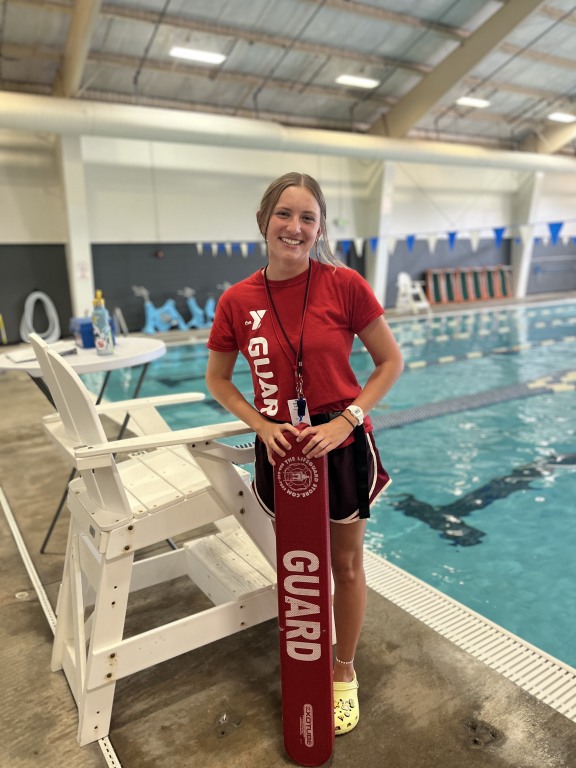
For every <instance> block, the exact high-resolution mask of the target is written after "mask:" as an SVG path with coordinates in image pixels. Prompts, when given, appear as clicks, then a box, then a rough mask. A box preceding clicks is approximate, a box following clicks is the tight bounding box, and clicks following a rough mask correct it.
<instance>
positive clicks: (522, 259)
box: [512, 171, 544, 299]
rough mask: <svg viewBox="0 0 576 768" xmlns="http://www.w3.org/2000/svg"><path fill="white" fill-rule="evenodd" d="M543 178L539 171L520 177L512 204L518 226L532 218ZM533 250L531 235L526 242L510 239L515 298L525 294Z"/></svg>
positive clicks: (527, 222)
mask: <svg viewBox="0 0 576 768" xmlns="http://www.w3.org/2000/svg"><path fill="white" fill-rule="evenodd" d="M543 180H544V174H543V173H542V172H541V171H537V172H535V173H527V174H525V175H523V176H522V177H521V178H520V182H519V184H518V190H517V193H516V198H515V201H514V206H513V210H514V219H515V221H516V222H517V223H518V224H519V225H520V226H522V225H524V224H530V223H531V222H532V221H533V220H534V216H535V213H536V210H537V207H538V202H539V200H540V194H541V192H542V183H543ZM533 250H534V238H533V237H530V238H529V239H528V240H527V241H526V242H524V239H523V238H520V242H519V243H516V242H514V241H512V291H513V293H514V297H515V298H517V299H522V298H524V296H526V290H527V288H528V278H529V276H530V267H531V265H532V252H533Z"/></svg>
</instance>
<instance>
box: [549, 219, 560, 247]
mask: <svg viewBox="0 0 576 768" xmlns="http://www.w3.org/2000/svg"><path fill="white" fill-rule="evenodd" d="M563 226H564V222H563V221H554V222H550V223H549V224H548V229H549V230H550V239H551V241H552V245H556V243H557V242H558V237H559V235H560V230H561V229H562V227H563Z"/></svg>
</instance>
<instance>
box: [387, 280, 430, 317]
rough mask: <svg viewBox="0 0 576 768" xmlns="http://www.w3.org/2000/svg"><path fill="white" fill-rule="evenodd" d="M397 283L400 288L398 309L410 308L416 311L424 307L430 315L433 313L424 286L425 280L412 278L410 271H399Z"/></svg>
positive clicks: (397, 302) (397, 298)
mask: <svg viewBox="0 0 576 768" xmlns="http://www.w3.org/2000/svg"><path fill="white" fill-rule="evenodd" d="M396 285H397V288H398V293H397V296H396V309H398V310H401V309H410V311H411V312H414V313H417V312H418V311H419V310H421V309H423V310H424V311H425V312H426V313H427V314H428V315H430V314H432V308H431V307H430V302H429V301H428V299H427V298H426V294H425V293H424V290H423V288H422V285H423V282H421V281H420V280H412V277H411V276H410V275H409V274H408V272H399V273H398V278H397V281H396Z"/></svg>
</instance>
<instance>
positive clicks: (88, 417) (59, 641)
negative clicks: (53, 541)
mask: <svg viewBox="0 0 576 768" xmlns="http://www.w3.org/2000/svg"><path fill="white" fill-rule="evenodd" d="M35 346H36V347H37V354H38V357H39V359H41V360H42V363H43V370H44V371H45V375H46V379H47V384H48V386H49V388H50V391H51V393H52V396H53V398H54V402H55V404H56V406H57V408H58V414H54V415H51V416H48V417H45V420H44V421H45V427H46V430H47V432H48V434H49V435H50V436H51V437H52V438H53V439H54V441H55V443H56V445H57V446H58V447H59V448H60V449H62V450H63V452H64V455H65V456H67V457H68V458H69V460H70V461H71V463H72V464H73V465H74V467H75V468H76V470H77V471H78V473H79V475H80V476H79V477H78V478H77V479H76V480H74V481H72V482H71V483H70V486H69V494H68V508H69V510H70V530H69V535H68V545H67V548H66V558H65V564H64V573H63V577H62V583H61V586H60V592H59V596H58V605H57V609H56V613H57V623H56V633H55V639H54V647H53V652H52V664H51V666H52V670H53V671H59V670H63V672H64V674H65V676H66V679H67V681H68V683H69V685H70V688H71V690H72V694H73V695H74V698H75V700H76V704H77V707H78V720H79V722H78V736H77V738H78V743H79V744H80V745H81V746H82V745H85V744H88V743H90V742H92V741H96V740H97V739H100V738H103V737H104V736H106V735H107V734H108V732H109V729H110V719H111V716H112V707H113V701H114V693H115V687H116V682H117V681H118V680H120V679H122V678H124V677H126V676H129V675H131V674H134V673H136V672H138V671H141V670H143V669H146V668H148V667H151V666H154V665H156V664H159V663H160V662H162V661H165V660H167V659H170V658H173V657H174V656H177V655H179V654H182V653H186V652H188V651H191V650H194V649H195V648H199V647H201V646H203V645H206V644H207V643H211V642H214V641H215V640H218V639H221V638H223V637H227V636H229V635H231V634H233V633H236V632H239V631H242V630H245V629H247V628H249V627H251V626H254V625H255V624H259V623H260V622H262V621H266V620H268V619H271V618H272V617H274V616H276V615H277V610H278V606H277V593H276V571H275V561H276V552H275V538H274V531H273V528H272V524H271V522H270V520H269V519H268V518H267V517H266V515H265V514H264V512H263V511H262V509H261V507H260V505H259V504H258V502H257V501H256V498H255V496H254V494H253V492H252V490H251V487H250V475H249V473H248V472H246V471H245V470H243V469H241V467H240V466H239V465H241V464H247V463H249V462H250V461H253V460H254V449H253V447H252V446H244V447H233V446H230V445H226V444H223V443H221V442H219V440H218V439H219V438H222V437H230V436H234V435H239V434H242V433H245V432H249V431H250V430H249V428H248V427H247V426H246V425H245V424H243V423H242V422H239V421H236V422H227V423H224V424H215V425H211V426H204V427H198V428H195V429H185V430H177V431H172V430H170V429H169V428H168V425H166V423H165V422H164V420H163V419H162V417H161V416H160V414H158V412H157V411H156V410H155V408H154V407H152V404H151V402H148V403H147V404H145V403H142V402H140V403H139V402H138V401H135V402H132V403H131V404H130V405H128V404H125V405H124V406H123V407H128V409H130V406H133V407H134V408H137V407H138V405H140V406H144V407H143V408H142V410H141V411H140V410H139V411H138V415H140V414H141V413H142V414H143V413H147V417H146V418H145V419H143V422H145V424H144V430H145V431H144V434H143V435H142V436H140V437H129V438H125V439H122V440H116V441H113V442H110V441H108V439H107V437H106V435H105V433H104V430H103V427H102V424H101V421H100V413H99V410H98V408H97V407H96V406H95V405H94V403H93V400H92V398H91V396H90V393H89V392H88V391H87V390H86V388H85V386H84V384H83V383H82V381H81V380H80V378H79V376H78V375H77V374H76V373H75V372H74V370H73V369H72V368H71V367H70V366H69V365H68V363H67V362H66V360H65V359H64V358H62V357H61V356H59V355H58V354H57V353H55V352H54V351H52V350H50V349H45V348H43V347H42V346H41V345H40V344H36V345H35ZM132 416H133V418H135V417H136V413H135V412H134V413H133V414H132ZM158 428H160V431H159V432H157V433H154V434H152V432H151V431H148V430H154V429H158ZM207 524H212V526H213V530H215V532H211V527H210V525H207ZM194 530H195V533H196V537H195V538H193V539H192V540H191V541H188V542H186V544H184V545H183V546H181V547H178V548H176V549H171V550H170V551H168V552H165V553H161V554H152V555H150V554H147V553H145V552H143V551H142V550H145V549H147V548H148V547H151V546H153V545H155V544H158V543H160V542H163V541H165V540H167V539H168V538H169V537H173V536H178V535H179V534H183V533H187V532H189V531H194ZM136 554H140V555H143V557H142V558H141V559H138V560H136V559H135V555H136ZM178 576H189V577H190V579H191V580H192V581H193V582H195V583H196V585H197V587H198V588H199V589H200V590H201V591H203V592H204V593H205V594H206V595H207V596H208V597H209V598H210V601H211V603H212V605H211V607H208V608H206V609H204V610H201V611H200V612H198V613H194V614H192V615H186V616H184V617H183V618H180V619H176V620H173V621H170V622H169V623H168V624H163V625H162V626H159V627H154V628H149V629H147V630H145V631H141V632H140V633H138V634H136V635H132V636H130V637H125V635H124V624H125V618H126V610H127V607H128V603H129V599H130V596H131V594H132V593H134V592H136V591H138V590H140V589H143V588H144V587H150V586H154V585H157V584H162V583H163V582H166V581H168V580H170V579H173V578H176V577H178Z"/></svg>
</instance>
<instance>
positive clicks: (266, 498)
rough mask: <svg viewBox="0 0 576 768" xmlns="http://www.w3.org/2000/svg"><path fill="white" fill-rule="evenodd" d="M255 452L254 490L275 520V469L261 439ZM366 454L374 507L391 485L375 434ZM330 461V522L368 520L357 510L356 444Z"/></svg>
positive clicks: (339, 450)
mask: <svg viewBox="0 0 576 768" xmlns="http://www.w3.org/2000/svg"><path fill="white" fill-rule="evenodd" d="M255 451H256V461H255V465H254V481H253V483H252V487H253V489H254V493H255V494H256V498H257V499H258V501H259V502H260V505H261V506H262V508H263V509H264V511H265V512H266V514H267V515H269V516H270V517H271V518H274V471H273V470H274V467H273V466H272V464H270V462H269V461H268V456H267V454H266V447H265V445H264V443H263V442H262V440H260V439H258V438H257V439H256V445H255ZM366 452H367V464H368V494H369V501H370V503H372V502H373V501H374V499H375V498H376V497H377V496H378V494H379V493H381V492H382V491H383V490H384V489H385V488H387V486H388V485H390V483H391V482H392V481H391V480H390V477H389V476H388V473H387V472H386V470H385V469H384V467H383V466H382V463H381V462H380V455H379V453H378V449H377V448H376V444H375V442H374V437H373V435H372V433H368V434H367V435H366ZM327 458H328V493H329V507H330V520H331V521H332V522H333V523H354V522H355V521H356V520H359V519H361V518H362V517H364V518H366V517H369V516H370V514H369V512H368V513H367V514H365V515H361V514H360V513H359V509H358V506H359V505H358V491H357V484H356V461H355V456H354V444H351V445H347V446H345V447H344V448H335V449H334V450H333V451H330V452H329V453H328V454H327ZM279 459H280V457H278V458H277V461H278V460H279Z"/></svg>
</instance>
